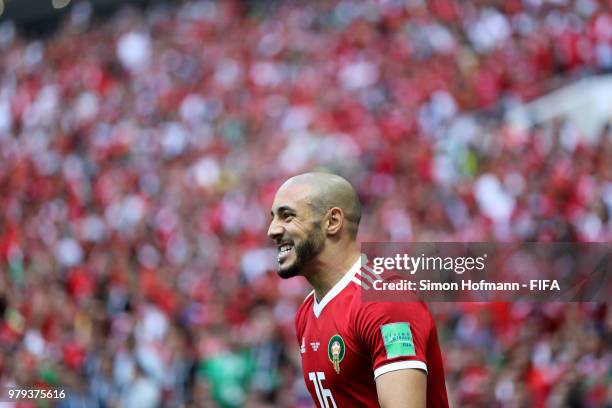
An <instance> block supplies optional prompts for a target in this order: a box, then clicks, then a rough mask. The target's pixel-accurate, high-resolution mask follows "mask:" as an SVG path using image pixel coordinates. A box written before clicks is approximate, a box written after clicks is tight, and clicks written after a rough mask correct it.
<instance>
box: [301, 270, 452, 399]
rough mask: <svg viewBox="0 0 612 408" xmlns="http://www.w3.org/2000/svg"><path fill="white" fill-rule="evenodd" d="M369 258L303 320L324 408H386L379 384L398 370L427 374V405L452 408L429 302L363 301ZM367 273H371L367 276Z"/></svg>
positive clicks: (308, 377) (315, 389)
mask: <svg viewBox="0 0 612 408" xmlns="http://www.w3.org/2000/svg"><path fill="white" fill-rule="evenodd" d="M360 267H361V260H359V261H357V262H356V263H355V265H353V267H352V268H351V270H350V271H349V272H348V273H347V274H346V275H344V277H342V279H340V281H339V282H338V283H337V284H336V285H335V286H334V287H333V288H332V289H331V290H330V291H329V292H328V293H327V294H326V295H325V296H324V297H323V299H321V302H317V301H316V300H315V296H314V292H313V293H311V294H310V295H308V297H307V298H306V299H305V300H304V303H303V304H302V305H301V306H300V308H299V309H298V312H297V314H296V320H295V325H296V332H297V339H298V343H299V345H300V352H301V355H302V371H303V372H304V380H305V382H306V386H307V388H308V391H309V392H310V394H311V395H312V398H313V400H314V401H315V404H316V405H317V407H320V408H331V407H334V408H337V407H341V408H345V407H350V408H354V407H380V405H379V403H378V395H377V393H376V383H375V379H376V378H377V377H378V376H380V375H382V374H385V373H388V372H390V371H395V370H404V369H419V370H423V371H425V372H426V373H427V407H430V408H431V407H435V408H439V407H448V399H447V397H446V386H445V382H444V369H443V367H442V356H441V353H440V346H439V344H438V335H437V332H436V326H435V323H434V321H433V319H432V317H431V314H430V313H429V310H428V309H427V307H426V306H425V304H424V303H422V302H409V303H397V302H367V303H366V302H362V301H361V292H360V290H361V289H360V285H361V279H362V278H364V279H366V278H367V279H369V280H371V279H375V278H374V277H373V275H372V274H370V272H368V271H366V270H361V268H360ZM365 274H370V275H369V276H366V277H364V275H365Z"/></svg>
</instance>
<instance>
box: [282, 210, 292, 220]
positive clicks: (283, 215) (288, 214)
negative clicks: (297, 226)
mask: <svg viewBox="0 0 612 408" xmlns="http://www.w3.org/2000/svg"><path fill="white" fill-rule="evenodd" d="M293 217H294V215H293V214H292V213H289V212H286V213H283V214H282V218H283V220H285V221H291V220H292V219H293Z"/></svg>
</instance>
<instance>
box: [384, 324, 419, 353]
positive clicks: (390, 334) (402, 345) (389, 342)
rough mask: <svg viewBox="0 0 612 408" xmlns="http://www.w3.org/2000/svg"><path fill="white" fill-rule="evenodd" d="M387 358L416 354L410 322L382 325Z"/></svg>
mask: <svg viewBox="0 0 612 408" xmlns="http://www.w3.org/2000/svg"><path fill="white" fill-rule="evenodd" d="M380 331H381V333H382V337H383V342H384V343H385V349H386V350H387V358H394V357H402V356H415V355H416V352H415V351H414V342H413V341H412V332H411V331H410V323H389V324H385V325H383V326H381V327H380Z"/></svg>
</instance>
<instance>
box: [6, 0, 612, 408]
mask: <svg viewBox="0 0 612 408" xmlns="http://www.w3.org/2000/svg"><path fill="white" fill-rule="evenodd" d="M610 6H611V4H610V3H609V2H605V1H602V2H596V1H593V0H576V1H570V0H559V1H544V0H525V1H518V0H513V1H489V2H484V1H474V2H460V1H455V0H435V1H431V2H424V1H419V0H410V1H396V0H380V1H373V0H367V1H360V2H353V1H346V0H344V1H319V2H279V4H276V5H275V7H273V8H266V10H265V12H260V11H259V9H258V8H257V7H256V6H255V7H252V8H247V7H246V6H245V5H244V4H243V3H241V2H237V1H219V2H209V1H198V2H169V3H161V4H155V5H154V6H151V7H149V8H147V9H146V10H145V11H142V10H140V9H133V8H123V9H121V10H120V11H119V12H117V13H116V14H114V15H113V16H112V18H106V19H98V18H97V17H96V16H95V15H92V13H91V8H90V7H88V6H87V5H86V4H85V3H80V4H75V5H74V7H72V9H71V13H70V14H69V15H68V16H67V18H66V19H65V20H64V22H63V24H62V25H61V27H59V28H58V30H57V31H56V32H54V33H52V34H48V35H45V36H44V37H42V38H32V37H28V36H24V35H22V34H20V32H19V27H18V26H16V25H15V24H13V23H11V22H8V21H5V22H2V23H1V25H0V157H1V158H0V192H1V194H0V349H1V350H2V352H1V353H0V385H3V386H7V385H11V384H18V385H23V386H34V385H37V384H39V385H40V384H51V385H57V386H60V385H61V386H65V387H66V388H67V389H69V390H71V392H70V395H69V398H68V399H67V400H65V401H63V402H62V403H61V404H64V405H61V404H60V406H77V404H87V405H80V406H99V407H113V406H122V407H129V408H131V407H154V406H158V405H159V404H163V406H167V407H179V406H190V407H197V406H200V407H212V406H220V407H242V406H247V407H272V406H274V407H309V406H311V405H310V404H311V401H310V397H309V396H308V395H307V393H306V390H305V388H304V385H303V380H302V377H301V373H300V370H299V366H298V364H299V355H298V354H297V353H298V351H297V350H298V348H297V347H296V344H295V337H294V328H293V314H294V311H295V309H296V307H297V305H298V304H299V302H301V300H302V299H303V296H304V293H305V290H306V284H305V283H304V282H302V281H297V280H291V281H280V280H279V279H278V278H277V277H276V276H275V273H274V268H275V265H274V260H275V258H276V257H275V251H274V250H272V249H269V246H270V245H269V242H268V241H267V238H266V236H265V229H266V227H267V223H268V215H267V214H268V212H269V205H270V203H271V201H272V195H273V194H274V191H275V189H276V187H277V186H278V184H279V183H280V182H281V181H282V180H284V179H285V178H287V177H288V176H290V175H292V174H294V173H296V172H300V171H303V170H307V169H312V168H328V169H332V170H335V171H338V172H341V173H342V174H344V175H346V176H347V177H348V178H349V179H351V181H352V182H354V183H355V184H356V186H357V187H358V190H359V194H360V196H361V199H362V201H363V202H364V205H365V209H364V220H363V223H362V226H361V232H360V238H361V240H363V241H375V240H391V241H410V240H417V241H489V240H491V241H579V242H593V241H603V242H609V241H610V239H612V220H611V216H610V215H611V214H612V160H611V158H612V130H611V128H610V126H604V127H602V128H601V129H599V131H598V134H597V136H596V137H594V138H593V139H592V140H591V139H589V140H586V139H585V138H584V137H583V136H582V135H581V133H580V131H579V130H578V128H577V127H576V126H573V125H572V123H571V122H570V121H567V120H564V118H563V117H560V118H557V119H555V120H554V121H552V122H551V123H549V124H547V125H546V126H541V125H539V126H535V127H528V128H518V127H514V126H512V125H511V124H509V123H507V122H504V121H503V120H502V117H503V114H504V112H506V111H507V110H508V109H511V108H513V107H516V106H518V105H519V104H521V103H523V102H526V101H530V100H533V99H534V98H537V97H540V96H543V95H546V94H548V93H549V92H551V91H553V90H555V89H558V88H559V87H561V86H562V85H565V84H570V83H573V82H574V81H576V80H577V79H579V78H583V77H587V76H592V75H595V74H599V73H605V72H609V70H610V68H612V14H611V10H610ZM433 310H434V311H435V316H436V321H437V322H438V323H437V324H438V329H439V331H440V336H441V341H442V350H443V351H444V354H445V364H446V371H447V376H448V377H447V385H448V388H449V398H450V399H451V401H452V404H451V405H452V406H466V407H467V406H470V407H524V406H531V407H557V406H559V407H560V406H570V407H601V406H606V407H610V406H612V381H611V378H612V377H611V371H610V369H611V367H612V353H611V352H610V341H611V339H612V337H611V334H612V310H611V309H610V305H609V304H593V303H587V304H543V305H525V304H509V303H506V304H460V305H456V304H438V305H435V307H434V308H433ZM71 404H72V405H71Z"/></svg>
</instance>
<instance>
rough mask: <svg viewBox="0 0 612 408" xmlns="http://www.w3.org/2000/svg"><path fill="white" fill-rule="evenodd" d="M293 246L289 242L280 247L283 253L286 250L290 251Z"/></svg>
mask: <svg viewBox="0 0 612 408" xmlns="http://www.w3.org/2000/svg"><path fill="white" fill-rule="evenodd" d="M291 248H292V246H291V245H289V244H286V245H283V246H281V247H280V248H279V249H280V253H281V254H283V253H285V252H289V251H291Z"/></svg>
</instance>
